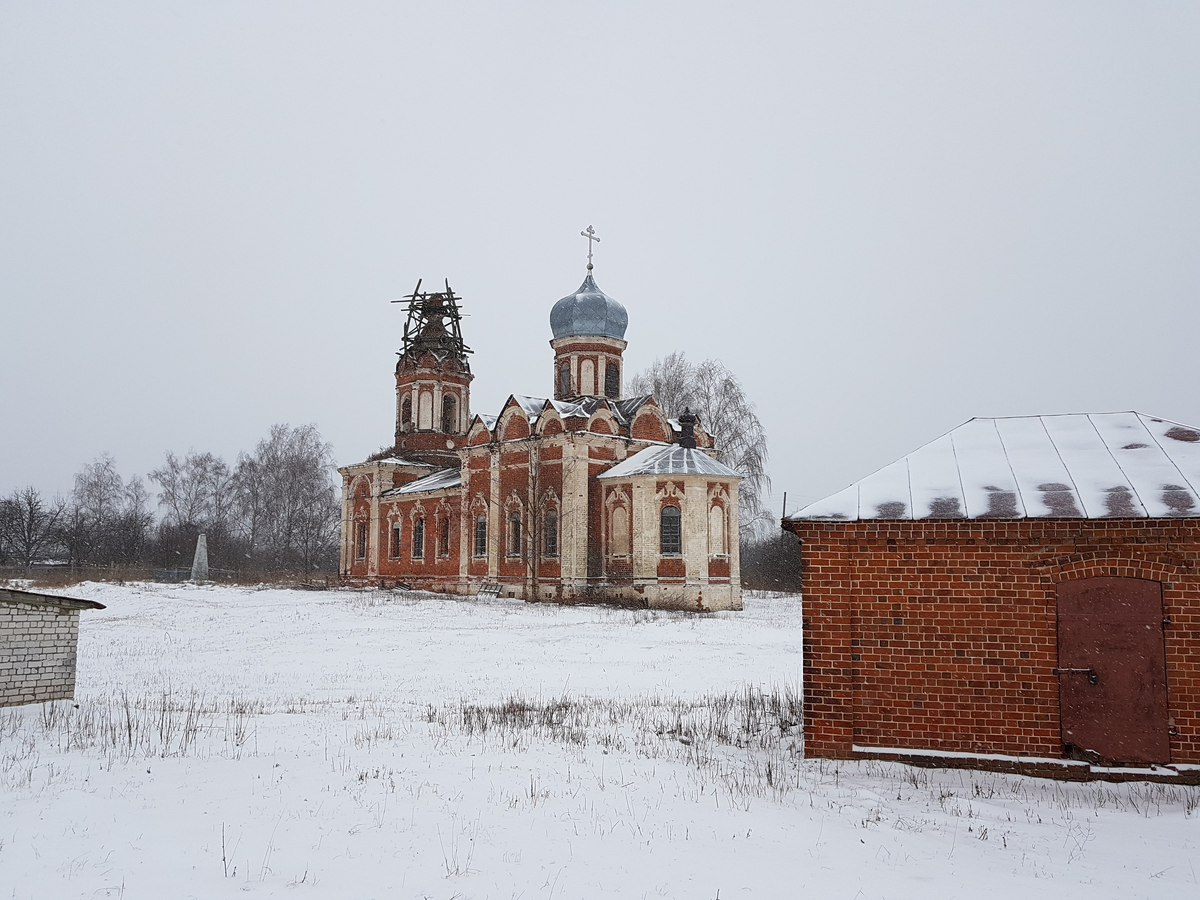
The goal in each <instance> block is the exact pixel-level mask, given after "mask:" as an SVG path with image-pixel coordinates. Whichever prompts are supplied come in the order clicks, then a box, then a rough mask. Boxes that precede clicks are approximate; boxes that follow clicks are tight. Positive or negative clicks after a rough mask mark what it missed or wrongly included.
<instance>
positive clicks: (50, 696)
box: [0, 588, 104, 706]
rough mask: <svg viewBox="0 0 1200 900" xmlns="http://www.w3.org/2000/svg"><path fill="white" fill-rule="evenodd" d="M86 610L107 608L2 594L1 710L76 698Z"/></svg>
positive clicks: (66, 599) (7, 590)
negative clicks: (81, 617) (77, 662)
mask: <svg viewBox="0 0 1200 900" xmlns="http://www.w3.org/2000/svg"><path fill="white" fill-rule="evenodd" d="M82 609H104V604H102V603H96V602H94V601H92V600H76V599H74V598H72V597H55V596H52V595H49V594H38V593H33V592H31V591H17V590H12V589H11V588H0V706H18V705H20V704H22V703H43V702H45V701H47V700H70V699H71V698H72V697H74V696H75V654H76V650H77V648H78V644H79V611H80V610H82Z"/></svg>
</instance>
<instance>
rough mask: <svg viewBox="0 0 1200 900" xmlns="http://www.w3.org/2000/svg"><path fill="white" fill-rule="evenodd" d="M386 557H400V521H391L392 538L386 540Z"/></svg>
mask: <svg viewBox="0 0 1200 900" xmlns="http://www.w3.org/2000/svg"><path fill="white" fill-rule="evenodd" d="M388 558H389V559H399V558H400V523H399V522H392V539H391V540H390V541H388Z"/></svg>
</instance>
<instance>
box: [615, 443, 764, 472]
mask: <svg viewBox="0 0 1200 900" xmlns="http://www.w3.org/2000/svg"><path fill="white" fill-rule="evenodd" d="M631 475H717V476H720V477H722V478H730V477H732V478H738V477H740V476H739V475H738V473H737V472H735V471H733V469H731V468H729V466H727V465H725V464H724V463H720V462H717V461H716V460H715V459H713V458H712V457H711V456H709V455H708V454H707V453H705V452H704V451H703V450H694V449H692V448H690V447H680V446H679V445H678V444H655V445H653V446H650V447H647V448H646V449H645V450H639V451H638V452H637V453H635V454H633V456H631V457H629V458H628V459H627V460H625V461H624V462H621V463H618V464H617V465H615V466H613V467H612V468H611V469H609V470H608V471H607V472H604V473H602V474H601V475H599V476H597V477H599V478H628V477H630V476H631Z"/></svg>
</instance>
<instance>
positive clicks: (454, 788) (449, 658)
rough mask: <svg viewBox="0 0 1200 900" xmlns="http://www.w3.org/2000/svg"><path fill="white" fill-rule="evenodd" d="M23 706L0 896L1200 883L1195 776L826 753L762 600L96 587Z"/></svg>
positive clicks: (11, 742)
mask: <svg viewBox="0 0 1200 900" xmlns="http://www.w3.org/2000/svg"><path fill="white" fill-rule="evenodd" d="M65 593H69V594H71V595H74V596H80V597H87V598H90V599H94V600H99V601H101V602H102V603H105V604H107V605H108V608H107V609H105V610H103V611H95V612H85V613H84V614H83V621H82V625H81V639H80V659H79V675H78V684H79V687H78V690H77V701H76V703H77V704H78V706H77V707H76V706H75V704H71V703H68V702H60V703H56V704H47V705H45V706H43V707H23V708H17V709H12V710H5V711H0V897H3V898H8V897H12V898H59V897H79V898H84V897H87V898H93V897H120V898H142V897H150V898H160V897H202V898H209V897H226V896H228V897H233V896H242V895H244V894H252V895H253V894H257V895H260V896H276V895H285V896H293V895H294V896H300V897H308V896H311V897H314V898H316V897H330V898H335V897H336V898H358V897H362V898H369V897H389V898H390V897H413V898H439V900H448V898H498V900H515V898H531V900H532V898H541V900H551V898H555V897H558V898H579V897H588V898H590V897H599V898H602V897H622V898H626V897H629V898H643V897H645V898H658V897H679V898H696V900H713V898H718V897H719V898H724V900H735V898H739V897H747V898H748V897H768V898H781V897H800V896H813V897H821V898H825V897H838V898H846V900H852V898H858V897H862V898H884V897H923V898H924V897H992V896H1015V895H1023V896H1029V897H1054V898H1056V900H1057V898H1072V897H1081V898H1083V897H1086V898H1089V900H1095V898H1104V897H1118V896H1119V897H1122V898H1125V897H1167V896H1171V897H1178V896H1197V895H1200V894H1197V892H1198V891H1200V887H1198V885H1200V882H1198V881H1197V878H1198V875H1200V873H1198V872H1197V869H1198V868H1200V814H1198V813H1197V807H1200V789H1196V788H1185V787H1180V786H1175V785H1166V786H1164V785H1114V784H1098V783H1093V784H1082V785H1080V784H1062V783H1057V782H1052V781H1045V780H1039V779H1030V778H1020V777H1016V776H1001V775H993V774H988V773H970V772H961V771H948V770H946V771H943V770H927V769H917V768H910V767H906V766H902V765H896V764H882V763H850V764H846V763H842V764H833V763H830V762H826V761H820V760H808V761H806V760H803V759H802V758H801V757H800V752H799V738H798V735H797V733H796V732H797V730H798V729H797V727H796V725H795V719H796V717H797V715H798V710H797V708H796V702H797V701H796V696H797V694H798V690H799V680H800V669H801V666H800V662H801V657H800V623H801V618H800V604H799V600H798V599H797V598H793V597H783V598H748V599H747V601H746V609H745V611H744V612H739V613H720V614H712V615H691V614H687V613H655V612H646V611H631V610H616V609H609V608H603V607H576V608H564V607H556V606H543V605H526V604H521V603H517V602H514V601H505V600H492V601H479V600H474V599H470V600H466V599H458V598H449V597H441V596H435V595H393V594H389V593H386V592H349V591H347V592H340V591H331V592H320V593H309V592H302V591H290V590H250V589H245V588H227V587H205V588H199V587H190V586H172V587H167V586H161V585H125V586H119V585H109V584H86V585H82V586H80V587H78V588H76V589H72V590H70V591H66V592H65Z"/></svg>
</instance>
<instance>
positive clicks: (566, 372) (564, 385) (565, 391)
mask: <svg viewBox="0 0 1200 900" xmlns="http://www.w3.org/2000/svg"><path fill="white" fill-rule="evenodd" d="M558 395H559V396H560V397H570V396H571V364H570V363H569V362H564V363H561V364H560V365H559V367H558Z"/></svg>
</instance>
